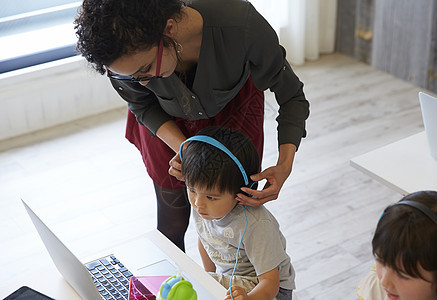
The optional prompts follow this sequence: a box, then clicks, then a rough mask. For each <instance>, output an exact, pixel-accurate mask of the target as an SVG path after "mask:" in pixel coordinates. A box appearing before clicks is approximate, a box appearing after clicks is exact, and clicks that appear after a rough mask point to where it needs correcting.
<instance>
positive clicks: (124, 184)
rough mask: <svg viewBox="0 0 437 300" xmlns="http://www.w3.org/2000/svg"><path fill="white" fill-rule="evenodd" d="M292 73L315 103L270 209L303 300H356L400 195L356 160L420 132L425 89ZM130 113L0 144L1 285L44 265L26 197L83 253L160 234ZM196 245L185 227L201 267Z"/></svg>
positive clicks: (382, 77) (355, 72)
mask: <svg viewBox="0 0 437 300" xmlns="http://www.w3.org/2000/svg"><path fill="white" fill-rule="evenodd" d="M295 72H296V74H297V75H298V76H299V77H300V78H301V80H302V81H303V82H304V83H305V88H304V91H305V93H306V95H307V98H308V99H309V101H310V103H311V116H310V118H309V119H308V122H307V129H308V136H307V138H305V139H304V140H303V142H302V144H301V147H300V149H299V151H298V153H297V155H296V161H295V165H294V168H293V172H292V175H291V176H290V178H289V179H288V181H287V182H286V183H285V185H284V187H283V189H282V192H281V194H280V196H279V199H277V200H276V201H272V202H269V203H268V204H267V207H268V208H269V209H270V210H271V211H272V212H273V214H274V215H275V216H276V217H277V219H278V220H279V223H280V225H281V229H282V231H283V233H284V235H285V237H286V239H287V247H288V253H289V254H290V256H291V258H292V262H293V264H294V267H295V269H296V284H297V295H298V297H299V299H355V298H356V285H357V283H358V281H359V280H360V279H361V278H362V277H363V276H365V275H366V273H367V271H368V270H370V268H371V266H372V264H373V258H372V254H371V247H370V240H371V237H372V233H373V230H374V227H375V224H376V221H377V219H378V217H379V215H380V213H381V211H382V209H383V208H384V207H385V206H387V205H388V204H389V203H392V202H395V201H397V200H398V199H400V197H401V195H399V194H397V193H396V192H394V191H392V190H390V189H389V188H387V187H385V186H383V185H381V184H379V183H377V182H375V181H373V180H371V179H370V178H369V177H368V176H366V175H364V174H362V173H360V172H359V171H357V170H355V169H353V168H352V167H351V166H350V165H349V159H351V158H352V157H354V156H357V155H360V154H363V153H365V152H368V151H370V150H373V149H375V148H378V147H380V146H383V145H385V144H388V143H391V142H394V141H396V140H398V139H401V138H404V137H407V136H409V135H412V134H415V133H417V132H419V131H421V130H423V124H422V119H421V114H420V107H419V102H418V98H417V93H418V92H419V91H420V90H422V89H420V88H418V87H415V86H413V85H412V84H410V83H407V82H405V81H402V80H400V79H397V78H394V77H393V76H391V75H388V74H386V73H383V72H381V71H378V70H375V69H373V68H371V67H370V66H368V65H365V64H363V63H359V62H357V61H355V60H353V59H351V58H349V57H346V56H343V55H340V54H331V55H323V56H322V57H321V58H320V59H319V60H317V61H313V62H307V63H306V64H305V65H304V66H301V67H296V68H295ZM266 95H267V103H266V120H265V132H269V133H271V134H268V135H266V144H265V156H264V158H263V166H265V167H267V166H269V165H272V164H274V163H275V161H276V158H277V151H276V149H277V143H276V135H275V134H274V132H275V131H276V123H275V120H274V118H275V116H276V110H277V105H276V103H275V101H274V98H273V96H272V94H270V93H269V92H268V93H267V94H266ZM120 101H121V100H120ZM125 115H126V110H125V109H119V110H115V111H112V112H109V113H105V114H102V115H99V116H95V117H93V118H87V119H82V120H78V121H75V122H72V123H68V124H65V125H62V126H58V127H56V128H51V129H47V130H44V131H41V132H36V133H32V134H29V135H26V136H21V137H17V138H14V139H10V140H6V141H1V142H0V151H1V152H0V212H1V213H0V237H1V238H0V249H1V260H0V267H1V269H2V271H3V272H1V273H0V281H2V282H8V281H11V280H14V279H15V278H16V277H17V276H19V275H20V274H22V273H25V272H27V271H26V270H27V263H33V264H38V263H40V264H44V263H46V262H47V253H46V252H45V249H44V248H43V245H42V243H41V241H40V240H39V239H38V236H37V235H36V232H35V230H34V228H33V226H32V224H31V222H30V220H29V218H28V216H27V214H26V212H25V210H24V208H23V207H22V204H21V202H20V198H23V199H25V200H26V201H28V202H29V204H30V205H31V206H32V207H33V208H34V209H35V210H36V211H37V213H38V214H40V215H41V217H42V218H43V219H44V220H45V221H46V222H47V223H48V224H49V226H51V227H53V228H54V231H55V232H56V233H57V234H59V236H60V237H61V239H62V240H63V241H64V242H65V243H66V244H67V245H69V246H70V247H71V248H72V249H73V251H74V252H76V253H78V254H86V253H87V252H88V251H91V250H90V249H91V248H92V247H91V246H90V245H95V244H96V243H97V244H100V245H103V246H104V245H108V244H107V243H108V242H106V239H107V238H109V239H110V240H112V241H116V240H117V239H120V238H128V237H130V236H134V235H135V234H136V233H138V232H141V231H147V230H149V229H151V228H154V227H155V222H156V216H155V214H156V204H155V198H154V194H153V187H152V182H151V180H150V179H149V178H148V176H147V174H146V171H145V168H144V166H143V165H142V161H141V157H140V156H139V153H138V151H137V150H136V149H135V147H134V146H132V145H131V144H129V143H128V142H127V141H126V140H125V139H124V124H125ZM135 229H137V230H135ZM196 241H197V239H196V233H195V230H194V228H193V226H192V224H190V227H189V230H188V232H187V237H186V244H187V253H188V254H189V255H190V256H191V257H193V258H194V259H195V260H196V261H197V262H199V263H200V259H199V255H198V253H197V242H196ZM41 257H44V258H45V259H41ZM0 292H3V291H0ZM0 296H3V295H2V294H0ZM4 296H6V295H4Z"/></svg>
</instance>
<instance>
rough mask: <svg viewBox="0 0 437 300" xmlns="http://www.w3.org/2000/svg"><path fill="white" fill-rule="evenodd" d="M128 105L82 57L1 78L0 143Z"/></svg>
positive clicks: (27, 69)
mask: <svg viewBox="0 0 437 300" xmlns="http://www.w3.org/2000/svg"><path fill="white" fill-rule="evenodd" d="M125 105H126V103H125V102H124V100H123V99H122V98H120V96H118V94H117V93H116V92H115V90H114V89H113V88H112V86H111V84H110V82H109V80H108V79H107V78H106V76H102V75H100V74H98V73H97V72H95V71H94V70H92V69H91V68H90V67H89V66H88V65H87V63H86V61H85V60H84V59H83V58H82V57H79V56H77V57H71V58H67V59H63V60H58V61H55V62H51V63H46V64H42V65H39V66H35V67H30V68H26V69H21V70H17V71H13V72H8V73H4V74H0V140H3V139H7V138H10V137H14V136H18V135H22V134H25V133H30V132H33V131H36V130H40V129H44V128H47V127H51V126H56V125H58V124H61V123H65V122H69V121H72V120H76V119H79V118H83V117H87V116H90V115H94V114H98V113H101V112H105V111H108V110H112V109H115V108H118V107H123V106H125Z"/></svg>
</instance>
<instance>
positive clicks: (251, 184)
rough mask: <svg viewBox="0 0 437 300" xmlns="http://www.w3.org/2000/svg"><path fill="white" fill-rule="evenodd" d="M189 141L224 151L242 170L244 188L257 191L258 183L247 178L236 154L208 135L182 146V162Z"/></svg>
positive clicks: (196, 136) (193, 137)
mask: <svg viewBox="0 0 437 300" xmlns="http://www.w3.org/2000/svg"><path fill="white" fill-rule="evenodd" d="M189 141H197V142H204V143H207V144H210V145H212V146H214V147H216V148H218V149H220V150H222V151H223V152H224V153H226V154H227V155H228V156H229V157H230V158H231V159H232V160H233V161H234V162H235V164H236V165H237V167H238V169H240V172H241V175H243V179H244V186H246V187H248V188H250V189H254V190H256V189H257V187H258V182H256V181H252V180H250V177H249V176H247V173H246V171H245V170H244V168H243V165H242V164H241V162H240V161H239V160H238V158H237V157H236V156H235V155H234V154H232V152H231V151H230V150H229V149H228V148H226V147H225V145H223V144H222V143H220V142H219V141H217V140H216V139H214V138H212V137H210V136H207V135H195V136H192V137H190V138H188V139H186V140H185V141H184V142H183V143H182V144H181V146H180V148H179V155H180V157H181V160H182V149H183V147H184V144H185V143H186V142H189ZM249 196H250V195H249Z"/></svg>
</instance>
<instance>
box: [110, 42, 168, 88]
mask: <svg viewBox="0 0 437 300" xmlns="http://www.w3.org/2000/svg"><path fill="white" fill-rule="evenodd" d="M162 50H163V41H162V39H161V41H160V42H159V46H158V54H157V58H156V72H155V74H156V75H155V76H147V77H133V76H129V75H120V74H115V73H112V72H111V71H110V70H109V69H108V68H107V69H106V75H107V76H108V77H109V78H111V79H115V80H121V81H130V82H148V81H150V80H152V79H158V78H162V76H160V75H159V74H160V71H161V61H162Z"/></svg>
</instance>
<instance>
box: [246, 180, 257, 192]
mask: <svg viewBox="0 0 437 300" xmlns="http://www.w3.org/2000/svg"><path fill="white" fill-rule="evenodd" d="M247 187H248V188H249V189H252V190H256V189H258V181H251V182H249V184H248V185H247Z"/></svg>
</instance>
